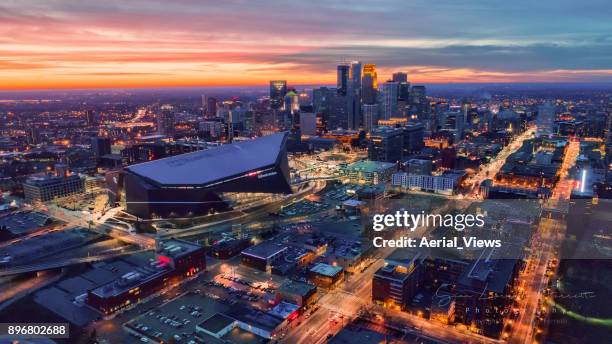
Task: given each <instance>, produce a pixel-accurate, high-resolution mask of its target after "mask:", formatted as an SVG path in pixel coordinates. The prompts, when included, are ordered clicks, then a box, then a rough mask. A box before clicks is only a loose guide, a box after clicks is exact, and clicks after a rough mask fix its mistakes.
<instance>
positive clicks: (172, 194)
mask: <svg viewBox="0 0 612 344" xmlns="http://www.w3.org/2000/svg"><path fill="white" fill-rule="evenodd" d="M286 141H287V133H278V134H273V135H269V136H264V137H260V138H257V139H255V140H251V141H245V142H240V143H234V144H227V145H223V146H220V147H218V148H213V149H207V150H203V151H197V152H192V153H187V154H181V155H176V156H173V157H169V158H165V159H160V160H155V161H150V162H146V163H142V164H136V165H132V166H129V167H127V168H126V173H125V197H126V204H127V211H128V212H129V213H131V214H134V215H136V216H139V217H142V218H152V217H163V218H166V217H184V216H197V215H205V214H207V213H210V212H211V211H223V210H228V205H227V203H226V202H225V201H224V200H223V199H222V197H221V193H223V192H253V193H291V186H290V177H289V164H288V160H287V150H286Z"/></svg>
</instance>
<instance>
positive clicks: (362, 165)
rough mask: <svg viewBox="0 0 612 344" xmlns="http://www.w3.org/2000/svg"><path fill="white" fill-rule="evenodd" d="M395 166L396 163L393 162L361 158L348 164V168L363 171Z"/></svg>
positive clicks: (375, 170)
mask: <svg viewBox="0 0 612 344" xmlns="http://www.w3.org/2000/svg"><path fill="white" fill-rule="evenodd" d="M393 167H395V164H394V163H392V162H383V161H372V160H361V161H357V162H354V163H352V164H350V165H348V166H347V167H346V168H347V169H348V170H356V171H363V172H378V171H381V170H386V169H389V168H393Z"/></svg>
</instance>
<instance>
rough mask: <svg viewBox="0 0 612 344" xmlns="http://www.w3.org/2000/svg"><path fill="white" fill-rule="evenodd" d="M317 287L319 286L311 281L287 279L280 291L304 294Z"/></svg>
mask: <svg viewBox="0 0 612 344" xmlns="http://www.w3.org/2000/svg"><path fill="white" fill-rule="evenodd" d="M316 289H317V287H316V286H314V285H312V284H310V283H304V282H299V281H293V280H286V281H285V282H283V284H281V286H280V288H279V289H278V291H279V292H281V293H286V294H293V295H300V296H304V295H307V294H308V293H310V292H311V291H313V290H316Z"/></svg>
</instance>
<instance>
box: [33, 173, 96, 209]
mask: <svg viewBox="0 0 612 344" xmlns="http://www.w3.org/2000/svg"><path fill="white" fill-rule="evenodd" d="M84 190H85V182H84V180H83V178H81V177H80V176H78V175H69V176H66V177H64V176H41V177H31V178H28V179H27V180H26V181H25V182H24V183H23V192H24V194H25V199H26V202H28V203H36V202H49V201H51V200H53V199H55V198H58V197H65V196H70V195H74V194H78V193H82V192H83V191H84Z"/></svg>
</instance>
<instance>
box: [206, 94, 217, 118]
mask: <svg viewBox="0 0 612 344" xmlns="http://www.w3.org/2000/svg"><path fill="white" fill-rule="evenodd" d="M216 116H217V98H215V97H208V99H207V100H206V117H216Z"/></svg>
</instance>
